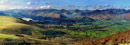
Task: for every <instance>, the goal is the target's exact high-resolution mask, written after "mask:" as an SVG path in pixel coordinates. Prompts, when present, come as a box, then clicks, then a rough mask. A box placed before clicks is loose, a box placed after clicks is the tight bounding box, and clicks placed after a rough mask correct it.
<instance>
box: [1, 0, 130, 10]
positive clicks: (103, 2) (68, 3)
mask: <svg viewBox="0 0 130 45" xmlns="http://www.w3.org/2000/svg"><path fill="white" fill-rule="evenodd" d="M48 8H53V9H83V10H86V9H90V10H95V9H107V8H123V9H129V8H130V1H129V0H0V10H9V9H48Z"/></svg>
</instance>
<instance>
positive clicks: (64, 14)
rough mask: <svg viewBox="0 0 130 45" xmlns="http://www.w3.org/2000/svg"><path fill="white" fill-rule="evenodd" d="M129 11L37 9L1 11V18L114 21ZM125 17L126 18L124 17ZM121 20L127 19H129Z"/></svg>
mask: <svg viewBox="0 0 130 45" xmlns="http://www.w3.org/2000/svg"><path fill="white" fill-rule="evenodd" d="M129 13H130V10H125V9H105V10H94V11H91V10H78V9H75V10H65V9H61V10H57V9H39V10H9V11H1V12H0V15H2V16H13V17H19V18H25V17H26V18H32V19H36V20H44V19H45V20H46V19H76V18H83V17H87V18H92V19H109V20H110V19H114V18H117V17H118V18H121V17H119V16H122V15H129ZM125 17H126V16H125ZM125 17H124V16H123V19H127V20H130V19H128V18H129V17H126V18H125Z"/></svg>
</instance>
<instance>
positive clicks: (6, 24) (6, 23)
mask: <svg viewBox="0 0 130 45" xmlns="http://www.w3.org/2000/svg"><path fill="white" fill-rule="evenodd" d="M27 23H28V22H26V21H23V20H21V19H19V18H13V17H7V16H0V32H1V33H5V34H29V33H31V31H33V30H40V28H38V27H36V26H33V25H29V24H27Z"/></svg>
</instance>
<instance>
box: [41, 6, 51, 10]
mask: <svg viewBox="0 0 130 45" xmlns="http://www.w3.org/2000/svg"><path fill="white" fill-rule="evenodd" d="M39 8H40V9H43V8H50V6H40V7H39Z"/></svg>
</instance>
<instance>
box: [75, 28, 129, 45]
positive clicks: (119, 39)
mask: <svg viewBox="0 0 130 45" xmlns="http://www.w3.org/2000/svg"><path fill="white" fill-rule="evenodd" d="M129 43H130V30H129V31H123V32H119V33H116V34H113V35H110V36H107V37H104V38H99V39H95V40H92V41H89V42H80V43H76V44H75V45H79V44H80V45H118V44H129Z"/></svg>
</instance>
